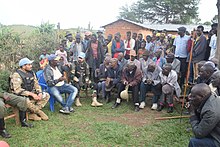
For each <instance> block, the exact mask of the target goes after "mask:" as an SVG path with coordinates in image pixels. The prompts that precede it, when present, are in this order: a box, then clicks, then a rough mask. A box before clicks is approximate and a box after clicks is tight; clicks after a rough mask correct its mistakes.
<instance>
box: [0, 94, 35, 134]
mask: <svg viewBox="0 0 220 147" xmlns="http://www.w3.org/2000/svg"><path fill="white" fill-rule="evenodd" d="M5 104H9V105H11V106H13V107H17V108H18V109H19V119H20V122H21V126H22V127H29V128H32V127H33V125H32V124H28V123H27V122H26V110H27V99H26V98H25V97H21V96H17V95H14V94H10V93H7V92H4V93H0V135H1V136H2V137H3V138H10V137H11V135H10V134H9V133H8V132H7V131H6V128H5V121H4V115H5V114H6V113H7V110H6V108H5Z"/></svg>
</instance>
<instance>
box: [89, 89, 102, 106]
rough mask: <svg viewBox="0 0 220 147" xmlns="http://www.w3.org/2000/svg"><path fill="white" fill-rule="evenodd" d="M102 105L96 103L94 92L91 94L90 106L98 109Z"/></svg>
mask: <svg viewBox="0 0 220 147" xmlns="http://www.w3.org/2000/svg"><path fill="white" fill-rule="evenodd" d="M102 105H103V104H102V103H99V102H98V101H97V94H96V92H95V91H94V92H93V94H92V104H91V106H93V107H99V106H102Z"/></svg>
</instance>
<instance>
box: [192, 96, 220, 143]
mask: <svg viewBox="0 0 220 147" xmlns="http://www.w3.org/2000/svg"><path fill="white" fill-rule="evenodd" d="M196 114H197V115H192V116H191V118H190V123H191V125H192V130H193V133H194V135H195V137H196V138H204V137H208V136H209V135H210V136H212V137H213V138H214V139H215V145H216V146H217V147H219V146H220V98H219V97H217V96H216V95H214V94H212V95H211V96H210V97H209V98H208V99H207V100H206V101H204V102H203V104H201V105H200V107H199V108H198V109H197V111H196Z"/></svg>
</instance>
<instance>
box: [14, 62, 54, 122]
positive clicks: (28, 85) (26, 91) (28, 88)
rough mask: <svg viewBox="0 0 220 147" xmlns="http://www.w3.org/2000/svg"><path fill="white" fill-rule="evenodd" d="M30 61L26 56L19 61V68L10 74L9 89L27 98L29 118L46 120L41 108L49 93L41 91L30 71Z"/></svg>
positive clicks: (46, 117)
mask: <svg viewBox="0 0 220 147" xmlns="http://www.w3.org/2000/svg"><path fill="white" fill-rule="evenodd" d="M32 62H33V61H30V60H29V59H28V58H23V59H21V60H20V61H19V67H20V68H19V69H17V70H16V72H15V73H13V75H11V77H10V78H11V82H10V86H11V90H12V92H13V93H15V94H16V95H19V96H25V97H26V98H27V108H28V109H29V110H30V112H31V114H30V115H29V119H30V120H48V116H47V115H46V114H45V113H44V112H43V111H42V110H41V109H42V108H43V107H44V106H45V105H46V103H47V102H48V100H49V98H50V95H49V94H48V93H46V92H42V90H41V87H40V86H39V84H38V81H37V78H36V75H35V74H34V73H33V72H32Z"/></svg>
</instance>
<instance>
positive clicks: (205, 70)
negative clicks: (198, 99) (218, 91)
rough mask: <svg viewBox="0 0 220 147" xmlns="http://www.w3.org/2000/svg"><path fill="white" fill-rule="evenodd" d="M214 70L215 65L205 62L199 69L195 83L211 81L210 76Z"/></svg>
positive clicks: (208, 82)
mask: <svg viewBox="0 0 220 147" xmlns="http://www.w3.org/2000/svg"><path fill="white" fill-rule="evenodd" d="M214 72H215V66H214V65H212V64H209V63H207V64H206V63H205V64H204V65H203V66H202V67H201V68H200V69H199V76H198V78H200V81H198V82H197V83H206V84H208V85H209V84H210V83H211V76H212V74H213V73H214Z"/></svg>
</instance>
